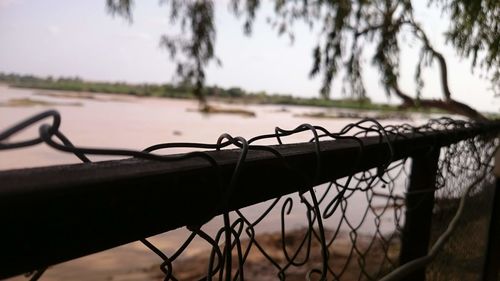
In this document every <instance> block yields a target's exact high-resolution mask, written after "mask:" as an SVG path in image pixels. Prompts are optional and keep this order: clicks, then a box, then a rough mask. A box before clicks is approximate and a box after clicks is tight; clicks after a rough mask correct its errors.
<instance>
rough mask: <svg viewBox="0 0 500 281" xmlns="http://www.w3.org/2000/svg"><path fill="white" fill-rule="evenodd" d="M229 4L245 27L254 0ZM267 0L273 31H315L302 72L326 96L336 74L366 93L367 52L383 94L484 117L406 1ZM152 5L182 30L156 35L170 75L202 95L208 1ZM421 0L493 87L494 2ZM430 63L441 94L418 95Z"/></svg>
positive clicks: (211, 41) (497, 7) (497, 81)
mask: <svg viewBox="0 0 500 281" xmlns="http://www.w3.org/2000/svg"><path fill="white" fill-rule="evenodd" d="M229 3H230V4H229V5H230V8H231V11H232V12H233V13H234V14H235V15H236V16H240V17H243V18H244V25H243V27H244V28H243V30H244V32H245V33H246V34H251V33H252V26H253V22H254V19H255V17H256V14H257V13H258V11H259V8H260V7H261V1H259V0H232V1H230V2H229ZM272 3H273V6H274V17H273V18H272V19H271V25H272V26H273V27H275V28H276V30H277V33H278V34H279V35H281V34H285V33H287V34H289V35H290V37H291V38H293V26H294V23H295V22H297V21H302V22H305V23H306V24H308V25H310V26H316V27H319V30H321V36H320V37H319V39H318V42H317V43H316V46H315V48H314V50H313V52H312V54H313V65H312V67H311V72H310V75H311V76H316V75H320V76H321V77H322V86H321V90H320V94H321V95H322V96H324V97H329V95H330V89H331V85H332V81H333V80H334V78H335V77H337V76H339V75H343V76H344V77H343V78H344V82H345V83H346V85H347V86H348V93H349V94H351V95H352V96H357V97H364V96H366V95H367V94H369V93H367V91H366V88H365V86H364V83H363V69H364V67H366V66H365V63H364V60H363V58H364V57H365V56H366V55H367V54H368V53H369V55H370V59H371V63H372V64H373V65H374V66H375V67H376V68H377V69H378V71H379V73H380V77H381V82H382V83H383V85H384V86H385V89H386V91H387V94H388V95H394V96H397V97H398V98H400V99H401V101H402V106H403V107H416V106H425V107H436V108H440V109H444V110H447V111H450V112H453V113H458V114H462V115H465V116H468V117H470V118H473V119H484V117H483V116H482V115H481V114H480V113H479V112H478V111H476V110H474V109H473V108H471V107H469V106H468V105H466V104H463V103H460V102H458V101H456V100H454V99H453V95H452V93H451V91H450V89H449V86H448V74H449V73H448V68H447V63H446V58H445V57H444V56H443V54H442V53H441V52H440V51H439V50H437V49H436V48H435V47H434V46H433V44H432V42H431V41H430V40H429V39H428V36H427V34H426V32H425V30H424V29H423V28H422V26H421V23H420V22H418V21H417V20H416V18H415V16H414V6H413V3H412V1H411V0H315V1H310V0H288V1H286V0H274V1H272ZM106 4H107V7H108V10H109V11H110V13H112V14H113V15H119V16H122V17H124V18H126V19H127V20H130V21H132V8H133V4H134V3H133V0H107V2H106ZM160 4H162V5H169V11H170V15H169V18H170V21H171V24H173V25H177V26H179V27H180V30H181V31H182V32H181V34H176V35H172V34H165V35H163V36H162V38H161V41H160V43H161V46H163V47H165V48H166V49H167V50H168V51H169V53H170V56H171V58H172V59H173V60H174V61H175V62H176V65H177V73H178V75H180V77H182V78H183V79H184V80H185V81H189V82H191V83H192V84H193V85H195V88H194V89H195V90H194V91H195V93H194V94H195V95H197V96H198V98H199V99H200V100H201V101H202V102H205V99H204V96H203V94H202V88H203V85H204V82H205V69H206V67H207V65H208V64H209V63H211V62H215V63H220V61H219V59H218V58H217V56H216V54H215V51H214V45H215V41H216V27H215V23H214V17H215V15H214V13H215V10H214V1H213V0H192V1H184V0H163V1H160ZM428 5H429V7H430V8H439V9H441V10H442V12H443V13H447V14H449V15H450V19H451V20H450V24H449V27H448V28H447V31H446V33H445V34H444V36H445V37H446V40H447V42H448V43H450V44H451V45H452V46H453V47H454V48H455V49H456V50H457V53H458V54H459V55H460V56H461V57H467V58H472V66H471V67H472V68H473V69H479V70H480V71H482V72H484V73H485V74H486V75H488V78H489V79H490V81H491V83H492V85H493V86H492V88H493V90H494V91H496V93H499V92H500V86H499V85H500V56H499V52H500V1H498V0H430V1H429V3H428ZM403 32H405V34H411V35H412V36H413V37H414V39H416V42H418V44H417V46H416V47H417V48H419V53H420V56H419V59H418V62H417V63H416V65H415V81H416V85H417V87H416V89H415V92H414V93H406V92H404V91H403V90H402V89H401V87H400V86H399V78H400V59H399V55H400V52H401V46H402V44H404V42H403V39H402V37H403V36H402V34H403ZM373 48H374V52H373ZM367 49H368V50H367ZM370 50H371V52H368V51H370ZM433 62H436V63H437V64H438V66H439V69H440V73H441V75H440V78H439V79H440V82H441V85H442V98H441V99H426V98H424V97H422V95H421V89H422V87H423V86H424V81H423V79H422V71H423V69H424V68H425V67H427V66H429V65H431V64H432V63H433Z"/></svg>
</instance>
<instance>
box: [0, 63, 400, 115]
mask: <svg viewBox="0 0 500 281" xmlns="http://www.w3.org/2000/svg"><path fill="white" fill-rule="evenodd" d="M0 82H3V83H7V84H9V85H10V86H13V87H19V88H35V89H47V90H63V91H76V92H94V93H113V94H125V95H134V96H145V97H166V98H180V99H195V98H197V97H196V96H195V95H194V94H192V92H193V91H192V87H193V86H191V85H189V84H187V83H180V84H178V85H172V84H128V83H109V82H91V81H84V80H82V79H80V78H78V77H73V78H70V77H68V78H64V77H61V78H57V79H54V78H53V77H47V78H41V77H36V76H33V75H19V74H4V73H1V72H0ZM203 94H204V95H205V96H206V97H207V98H212V99H217V100H222V101H229V102H234V101H236V102H242V103H256V104H281V105H300V106H318V107H338V108H350V109H363V110H382V111H399V109H398V108H397V107H396V106H392V105H387V104H376V103H372V102H371V100H370V99H369V98H367V97H363V98H346V99H336V100H333V99H325V98H299V97H293V96H291V95H279V94H273V95H269V94H267V93H266V92H262V91H261V92H257V93H250V92H246V91H245V90H243V89H241V88H238V87H231V88H227V89H225V88H221V87H218V86H207V87H204V88H203Z"/></svg>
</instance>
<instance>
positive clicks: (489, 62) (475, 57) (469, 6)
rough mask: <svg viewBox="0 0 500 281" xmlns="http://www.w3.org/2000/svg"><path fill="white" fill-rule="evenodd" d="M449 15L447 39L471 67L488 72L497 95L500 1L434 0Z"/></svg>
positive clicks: (499, 90)
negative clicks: (470, 59)
mask: <svg viewBox="0 0 500 281" xmlns="http://www.w3.org/2000/svg"><path fill="white" fill-rule="evenodd" d="M432 2H435V3H437V4H439V5H441V6H442V7H443V9H444V10H445V11H446V12H448V13H449V14H450V16H451V20H452V21H451V23H450V26H449V28H448V31H447V33H446V39H447V40H448V42H450V43H452V44H453V46H455V48H456V49H457V50H458V52H459V54H460V55H461V56H462V57H470V58H472V66H473V67H476V66H479V67H480V68H483V69H485V70H488V71H490V72H491V75H490V79H491V80H492V82H493V83H492V84H493V86H494V89H493V90H495V91H496V93H497V94H500V1H498V0H474V1H471V0H453V1H452V0H433V1H432Z"/></svg>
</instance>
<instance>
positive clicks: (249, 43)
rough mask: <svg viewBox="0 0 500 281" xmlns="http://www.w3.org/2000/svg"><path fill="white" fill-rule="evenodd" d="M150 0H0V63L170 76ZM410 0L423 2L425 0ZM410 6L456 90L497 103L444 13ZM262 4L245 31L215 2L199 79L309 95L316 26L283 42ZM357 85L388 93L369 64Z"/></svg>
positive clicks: (163, 18) (487, 104) (378, 95)
mask: <svg viewBox="0 0 500 281" xmlns="http://www.w3.org/2000/svg"><path fill="white" fill-rule="evenodd" d="M158 2H159V1H156V0H150V1H136V5H135V7H134V22H133V23H132V24H128V23H127V22H126V21H125V20H123V19H120V18H113V17H112V16H110V15H109V14H107V13H106V9H105V0H85V1H81V0H44V1H39V0H0V71H2V72H16V73H22V74H35V75H40V76H47V75H52V76H79V77H81V78H83V79H88V80H107V81H126V82H159V83H162V82H171V81H172V78H173V77H174V69H175V65H174V64H173V63H172V62H171V61H169V57H168V54H167V52H166V51H164V50H162V49H160V48H159V45H158V42H159V38H160V36H161V35H162V34H163V33H165V32H168V31H169V28H170V29H171V27H170V26H169V24H168V20H167V19H168V11H167V8H166V7H162V6H159V5H158ZM263 2H265V1H263ZM415 2H418V4H421V5H423V4H422V3H424V2H427V1H415ZM417 8H418V11H417V19H419V20H420V21H422V22H423V24H424V28H425V29H426V31H427V32H428V34H429V37H430V39H431V40H432V42H433V44H434V45H435V46H436V47H437V49H439V50H441V51H442V52H443V53H444V55H445V56H446V58H447V59H448V62H449V68H450V69H451V74H450V87H451V90H452V92H453V93H454V95H455V97H456V98H457V99H458V100H461V101H464V102H466V103H468V104H470V105H472V106H474V107H476V108H478V109H480V110H487V111H493V112H498V110H499V108H500V101H498V100H497V99H494V98H493V93H492V92H491V91H489V90H488V88H489V86H490V85H489V82H488V81H487V80H483V79H481V78H480V77H479V75H473V74H471V69H470V61H469V60H460V59H459V58H458V57H456V55H455V51H454V50H453V49H452V48H450V47H449V46H446V45H445V44H444V40H443V38H442V36H441V34H442V32H443V31H444V30H445V28H446V27H447V25H448V22H447V20H446V16H445V15H441V13H440V12H439V11H435V10H434V11H433V10H429V9H427V8H425V6H422V7H417ZM265 10H266V7H263V9H261V11H260V14H259V15H258V17H257V22H256V25H255V28H254V33H253V35H252V36H251V37H246V36H244V35H243V32H242V22H241V21H239V20H237V19H235V17H234V16H233V15H232V14H230V13H228V9H227V1H217V6H216V24H217V43H216V52H217V55H218V56H219V57H220V58H221V59H222V62H223V66H222V67H216V66H211V67H209V69H208V71H207V84H210V85H213V84H217V85H219V86H224V87H230V86H239V87H242V88H244V89H246V90H249V91H261V90H265V91H266V92H268V93H284V94H293V95H298V96H306V97H314V96H318V89H319V88H320V84H321V81H320V79H312V80H311V79H309V78H308V73H309V71H310V68H311V63H312V56H311V53H312V48H313V46H314V44H315V42H316V41H317V38H318V34H317V32H316V31H314V30H313V31H311V30H310V29H309V28H307V27H305V26H301V25H296V26H295V36H296V40H295V42H294V44H293V45H291V44H290V41H289V40H288V39H287V38H286V37H282V38H278V37H277V36H276V32H275V31H273V30H272V29H271V28H270V27H269V26H268V24H266V22H265V15H266V11H265ZM416 58H417V53H416V51H415V50H411V49H409V48H405V51H404V53H403V55H402V56H401V62H402V69H401V72H402V73H403V77H402V80H401V85H402V87H403V88H404V89H405V90H407V91H409V92H411V91H414V82H413V68H414V62H415V61H416ZM366 65H367V66H369V61H367V63H366ZM436 66H437V65H436V64H435V65H434V68H433V69H429V70H427V71H426V73H425V76H424V77H425V80H426V89H425V90H424V92H423V93H424V94H423V95H424V96H425V97H439V96H440V93H441V88H440V84H439V80H438V79H437V77H438V75H439V72H438V71H437V68H436ZM334 83H335V84H334V85H335V86H334V88H333V91H332V97H334V98H336V97H341V96H342V95H341V93H340V86H341V84H342V79H338V80H336V81H335V82H334ZM365 84H366V87H367V89H368V94H369V95H370V97H371V98H372V99H373V100H376V101H380V102H387V97H386V96H385V93H384V91H383V89H382V88H381V87H380V85H379V82H378V75H377V72H376V70H374V69H367V70H366V71H365ZM396 101H397V99H395V98H392V102H396Z"/></svg>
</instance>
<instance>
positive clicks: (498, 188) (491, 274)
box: [482, 149, 500, 281]
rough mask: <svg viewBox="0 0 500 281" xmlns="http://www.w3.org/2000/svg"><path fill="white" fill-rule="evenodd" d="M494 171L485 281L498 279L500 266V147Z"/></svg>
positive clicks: (496, 154) (484, 270)
mask: <svg viewBox="0 0 500 281" xmlns="http://www.w3.org/2000/svg"><path fill="white" fill-rule="evenodd" d="M493 172H494V174H495V177H496V185H495V191H494V196H493V205H492V210H491V217H490V226H489V231H488V244H487V245H486V255H485V259H484V269H483V278H482V280H485V281H495V280H498V268H499V267H500V239H499V238H500V149H497V151H496V153H495V169H494V171H493Z"/></svg>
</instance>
